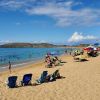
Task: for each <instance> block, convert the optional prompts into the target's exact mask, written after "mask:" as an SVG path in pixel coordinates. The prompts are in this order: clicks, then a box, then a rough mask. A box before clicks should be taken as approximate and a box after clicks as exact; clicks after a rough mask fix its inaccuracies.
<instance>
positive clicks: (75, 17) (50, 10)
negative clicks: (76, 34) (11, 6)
mask: <svg viewBox="0 0 100 100" xmlns="http://www.w3.org/2000/svg"><path fill="white" fill-rule="evenodd" d="M79 4H80V3H79ZM75 5H76V4H74V2H64V3H46V4H45V5H42V6H37V7H35V8H34V7H33V8H31V9H27V10H26V12H27V13H29V14H30V15H45V16H49V17H51V18H53V19H54V20H56V25H58V26H72V25H75V26H93V25H100V20H99V16H100V10H98V9H92V8H82V9H78V10H73V9H72V7H73V6H75ZM77 5H78V3H77Z"/></svg>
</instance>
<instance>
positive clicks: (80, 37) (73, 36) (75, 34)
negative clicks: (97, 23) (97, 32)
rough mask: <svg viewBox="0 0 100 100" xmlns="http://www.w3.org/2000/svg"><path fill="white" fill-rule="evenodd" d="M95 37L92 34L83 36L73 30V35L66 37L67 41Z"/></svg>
mask: <svg viewBox="0 0 100 100" xmlns="http://www.w3.org/2000/svg"><path fill="white" fill-rule="evenodd" d="M96 39H97V37H95V36H93V35H87V36H84V35H83V34H82V33H78V32H75V33H73V35H72V36H71V37H70V38H69V39H68V42H80V41H86V40H96Z"/></svg>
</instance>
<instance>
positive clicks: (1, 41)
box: [0, 40, 13, 45]
mask: <svg viewBox="0 0 100 100" xmlns="http://www.w3.org/2000/svg"><path fill="white" fill-rule="evenodd" d="M12 42H13V41H11V40H6V41H5V40H0V45H2V44H6V43H12Z"/></svg>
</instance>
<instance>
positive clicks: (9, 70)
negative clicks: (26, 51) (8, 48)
mask: <svg viewBox="0 0 100 100" xmlns="http://www.w3.org/2000/svg"><path fill="white" fill-rule="evenodd" d="M9 72H10V73H11V62H10V61H9Z"/></svg>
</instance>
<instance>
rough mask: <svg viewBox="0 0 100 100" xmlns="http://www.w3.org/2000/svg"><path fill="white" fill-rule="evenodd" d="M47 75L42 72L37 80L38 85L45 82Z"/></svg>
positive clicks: (45, 72) (46, 72)
mask: <svg viewBox="0 0 100 100" xmlns="http://www.w3.org/2000/svg"><path fill="white" fill-rule="evenodd" d="M47 75H48V71H43V73H42V74H41V76H40V78H39V79H38V80H37V82H38V83H44V82H45V81H46V77H47Z"/></svg>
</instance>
